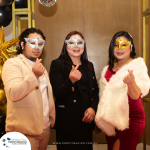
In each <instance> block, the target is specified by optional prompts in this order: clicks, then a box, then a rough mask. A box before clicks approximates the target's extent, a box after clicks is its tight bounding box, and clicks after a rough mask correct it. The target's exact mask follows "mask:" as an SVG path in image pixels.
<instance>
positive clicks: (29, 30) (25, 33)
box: [17, 28, 45, 54]
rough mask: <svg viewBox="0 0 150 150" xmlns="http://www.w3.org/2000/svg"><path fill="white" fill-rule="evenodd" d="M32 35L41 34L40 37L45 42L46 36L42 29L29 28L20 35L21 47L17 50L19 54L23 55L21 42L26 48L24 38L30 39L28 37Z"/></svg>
mask: <svg viewBox="0 0 150 150" xmlns="http://www.w3.org/2000/svg"><path fill="white" fill-rule="evenodd" d="M30 33H38V34H40V35H41V36H42V37H43V39H44V40H45V36H44V34H43V32H42V31H41V30H40V29H36V28H28V29H26V30H24V31H23V32H22V33H21V34H20V36H19V47H18V48H17V51H18V52H17V54H22V51H23V49H22V47H21V42H24V46H25V43H26V41H25V39H24V38H28V36H29V34H30Z"/></svg>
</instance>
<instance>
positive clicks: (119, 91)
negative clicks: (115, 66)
mask: <svg viewBox="0 0 150 150" xmlns="http://www.w3.org/2000/svg"><path fill="white" fill-rule="evenodd" d="M107 68H108V66H106V67H104V69H103V71H102V73H101V79H100V81H99V85H100V102H99V104H98V109H97V113H96V117H95V122H96V124H97V126H98V127H99V128H101V129H102V130H103V131H104V132H105V133H106V134H107V135H109V136H111V135H115V128H117V129H118V130H124V129H126V128H128V127H129V104H128V96H127V91H128V87H127V85H126V84H125V83H124V82H123V78H124V77H125V76H126V75H127V74H128V69H130V70H133V74H134V76H135V81H136V84H137V85H138V86H139V88H140V89H141V93H142V95H141V96H142V97H143V96H145V95H147V94H148V92H149V88H150V79H149V76H148V74H147V67H146V65H145V62H144V60H143V58H140V57H139V58H137V59H134V60H133V61H131V62H130V63H128V64H126V65H124V66H123V67H122V68H121V69H119V70H118V71H117V72H116V74H114V75H113V76H112V77H111V78H110V81H109V82H107V81H106V79H105V74H106V71H107Z"/></svg>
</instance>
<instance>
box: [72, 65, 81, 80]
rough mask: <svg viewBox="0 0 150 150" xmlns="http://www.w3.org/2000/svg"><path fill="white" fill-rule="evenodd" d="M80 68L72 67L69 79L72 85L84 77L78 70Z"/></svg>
mask: <svg viewBox="0 0 150 150" xmlns="http://www.w3.org/2000/svg"><path fill="white" fill-rule="evenodd" d="M78 67H79V65H77V66H76V67H74V66H72V69H71V71H70V74H69V78H70V80H71V82H72V83H75V82H76V81H78V80H80V79H81V77H82V74H81V72H80V71H79V70H77V69H78Z"/></svg>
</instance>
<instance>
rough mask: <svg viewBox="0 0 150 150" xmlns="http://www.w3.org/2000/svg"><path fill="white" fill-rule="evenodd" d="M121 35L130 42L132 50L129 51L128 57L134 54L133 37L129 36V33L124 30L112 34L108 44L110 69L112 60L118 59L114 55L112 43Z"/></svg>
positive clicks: (112, 64) (132, 56)
mask: <svg viewBox="0 0 150 150" xmlns="http://www.w3.org/2000/svg"><path fill="white" fill-rule="evenodd" d="M121 36H123V37H125V38H126V39H127V40H128V41H130V42H131V44H132V51H131V53H130V57H131V58H134V57H135V55H136V52H135V46H134V43H133V38H132V37H131V35H130V34H129V33H128V32H125V31H119V32H117V33H116V34H115V35H114V36H113V38H112V40H111V42H110V46H109V69H112V68H113V67H114V62H116V61H118V60H117V58H116V57H115V56H114V45H115V41H116V39H117V38H118V37H121Z"/></svg>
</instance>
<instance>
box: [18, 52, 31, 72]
mask: <svg viewBox="0 0 150 150" xmlns="http://www.w3.org/2000/svg"><path fill="white" fill-rule="evenodd" d="M17 57H18V58H20V59H21V60H22V61H23V62H24V64H25V65H26V66H27V67H28V68H29V69H30V70H31V71H32V65H31V64H30V62H29V61H28V60H27V58H26V57H25V56H24V55H23V54H20V55H18V56H17Z"/></svg>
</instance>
